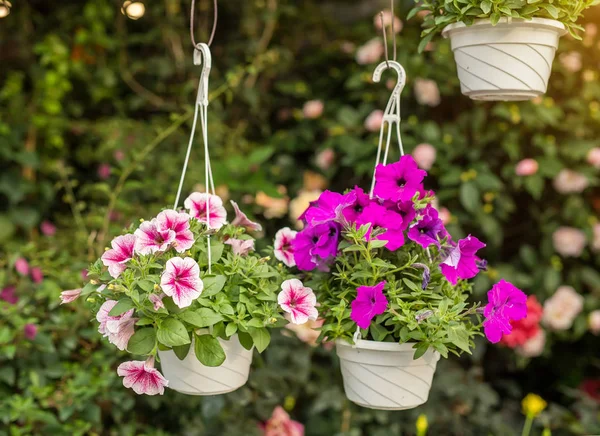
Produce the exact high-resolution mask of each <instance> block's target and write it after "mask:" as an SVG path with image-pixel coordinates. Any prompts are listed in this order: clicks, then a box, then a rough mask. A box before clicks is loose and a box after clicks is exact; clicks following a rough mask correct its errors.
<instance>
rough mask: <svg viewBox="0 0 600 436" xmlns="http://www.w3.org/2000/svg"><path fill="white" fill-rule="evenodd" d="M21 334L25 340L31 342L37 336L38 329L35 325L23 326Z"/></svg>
mask: <svg viewBox="0 0 600 436" xmlns="http://www.w3.org/2000/svg"><path fill="white" fill-rule="evenodd" d="M23 334H24V335H25V337H26V338H27V339H29V340H30V341H33V340H34V339H35V337H36V336H37V334H38V327H37V326H36V325H35V324H25V327H23Z"/></svg>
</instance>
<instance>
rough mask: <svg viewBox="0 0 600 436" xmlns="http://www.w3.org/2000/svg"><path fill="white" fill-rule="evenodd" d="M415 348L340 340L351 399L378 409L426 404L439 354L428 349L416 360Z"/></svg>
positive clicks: (406, 345) (344, 375)
mask: <svg viewBox="0 0 600 436" xmlns="http://www.w3.org/2000/svg"><path fill="white" fill-rule="evenodd" d="M413 345H414V343H406V344H398V343H395V342H376V341H367V340H362V339H359V340H357V341H356V344H355V345H354V346H353V345H352V344H350V343H349V342H347V341H345V340H341V339H339V340H337V341H336V351H337V355H338V356H339V358H340V365H341V369H342V377H343V378H344V390H345V392H346V396H347V397H348V399H349V400H350V401H352V402H353V403H355V404H358V405H359V406H362V407H368V408H370V409H379V410H405V409H412V408H415V407H417V406H420V405H421V404H424V403H426V402H427V399H428V398H429V390H430V388H431V383H432V380H433V374H434V373H435V368H436V366H437V362H438V360H440V354H439V353H438V352H437V351H435V350H433V349H429V350H427V352H426V353H425V354H424V355H423V356H421V357H419V358H418V359H416V360H414V359H413V356H414V353H415V350H414V348H413Z"/></svg>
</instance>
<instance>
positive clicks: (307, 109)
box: [302, 100, 325, 120]
mask: <svg viewBox="0 0 600 436" xmlns="http://www.w3.org/2000/svg"><path fill="white" fill-rule="evenodd" d="M324 107H325V105H324V104H323V102H322V101H321V100H309V101H307V102H306V103H304V106H303V107H302V114H303V115H304V118H308V119H311V120H314V119H316V118H319V117H320V116H321V115H323V109H324Z"/></svg>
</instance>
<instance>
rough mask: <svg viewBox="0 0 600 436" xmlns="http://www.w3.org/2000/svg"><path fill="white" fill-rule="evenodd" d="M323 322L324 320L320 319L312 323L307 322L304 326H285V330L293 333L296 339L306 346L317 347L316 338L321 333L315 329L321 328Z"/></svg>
mask: <svg viewBox="0 0 600 436" xmlns="http://www.w3.org/2000/svg"><path fill="white" fill-rule="evenodd" d="M323 322H324V320H323V319H322V318H321V319H317V320H314V321H313V320H308V321H307V322H305V323H304V324H292V323H290V324H287V325H286V326H285V328H286V329H288V330H291V331H293V332H294V333H295V334H296V336H297V337H298V339H300V340H301V341H302V342H304V343H305V344H308V345H310V346H311V347H316V346H317V345H318V344H317V338H318V337H319V334H320V333H321V332H320V331H319V330H316V329H318V328H320V327H322V326H323Z"/></svg>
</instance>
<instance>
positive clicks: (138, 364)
mask: <svg viewBox="0 0 600 436" xmlns="http://www.w3.org/2000/svg"><path fill="white" fill-rule="evenodd" d="M117 374H118V375H119V376H121V377H124V378H123V386H125V387H126V388H131V389H133V391H134V392H135V393H136V394H138V395H142V394H146V395H156V394H159V395H162V394H164V393H165V387H166V386H169V381H168V380H167V379H166V378H164V377H163V375H162V374H161V373H160V372H159V371H158V370H157V369H156V368H154V357H152V356H150V357H149V358H148V359H147V360H146V361H145V362H144V361H143V360H132V361H129V362H123V363H121V364H120V365H119V367H118V368H117Z"/></svg>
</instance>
